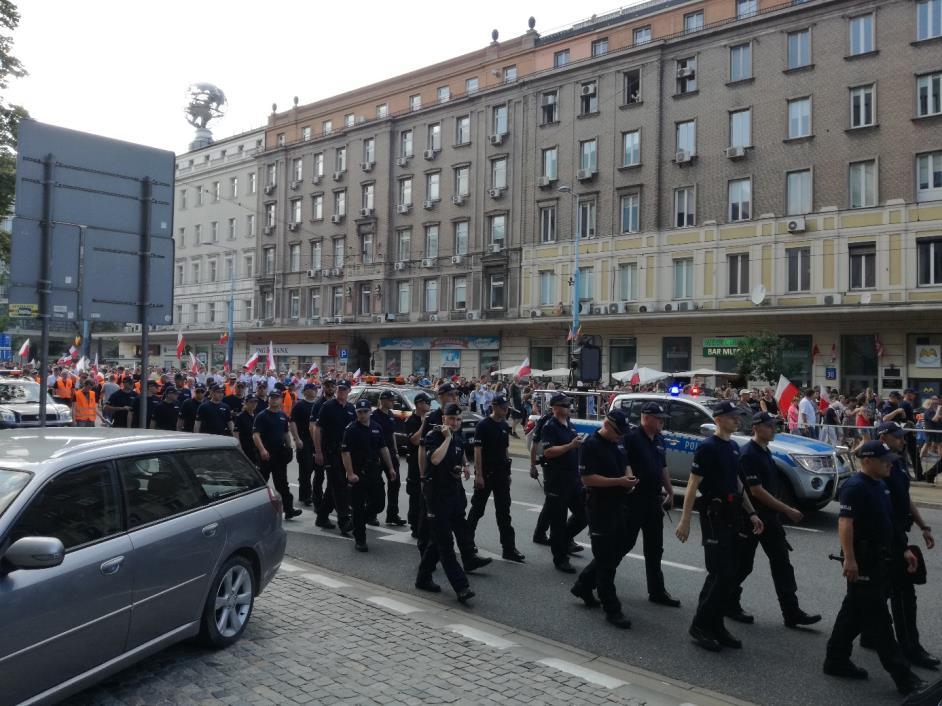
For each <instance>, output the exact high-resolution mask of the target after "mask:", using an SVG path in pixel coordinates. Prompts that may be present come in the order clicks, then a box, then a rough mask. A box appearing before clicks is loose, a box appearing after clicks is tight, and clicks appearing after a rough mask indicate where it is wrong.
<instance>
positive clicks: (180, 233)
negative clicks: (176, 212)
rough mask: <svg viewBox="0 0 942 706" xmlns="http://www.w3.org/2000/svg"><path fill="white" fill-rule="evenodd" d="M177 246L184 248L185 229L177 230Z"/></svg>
mask: <svg viewBox="0 0 942 706" xmlns="http://www.w3.org/2000/svg"><path fill="white" fill-rule="evenodd" d="M177 245H179V246H180V248H181V249H183V248H185V247H186V228H177Z"/></svg>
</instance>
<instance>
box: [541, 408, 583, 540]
mask: <svg viewBox="0 0 942 706" xmlns="http://www.w3.org/2000/svg"><path fill="white" fill-rule="evenodd" d="M552 418H553V408H552V407H550V406H549V405H547V409H546V411H545V412H543V416H541V417H540V418H539V419H537V420H536V424H535V425H534V426H533V431H532V432H530V477H531V478H532V479H533V480H536V481H539V478H540V468H541V467H545V464H546V459H544V458H543V453H542V449H543V445H542V443H541V442H540V434H541V433H542V432H543V426H544V425H545V424H546V423H547V422H548V421H549V420H550V419H552ZM548 531H549V513H548V512H547V510H546V496H544V497H543V507H542V508H540V514H539V515H537V518H536V527H534V528H533V543H534V544H542V545H544V546H547V547H548V546H549V543H550V541H549V537H547V536H546V533H547V532H548ZM575 546H577V547H579V545H575ZM579 549H582V547H579ZM569 550H570V551H573V548H572V547H570V549H569Z"/></svg>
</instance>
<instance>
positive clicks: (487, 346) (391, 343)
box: [379, 336, 500, 351]
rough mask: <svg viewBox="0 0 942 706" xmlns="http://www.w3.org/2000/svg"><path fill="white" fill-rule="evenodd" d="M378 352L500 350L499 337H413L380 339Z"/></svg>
mask: <svg viewBox="0 0 942 706" xmlns="http://www.w3.org/2000/svg"><path fill="white" fill-rule="evenodd" d="M379 348H380V350H407V351H408V350H442V349H460V350H469V351H489V350H498V349H499V348H500V336H438V337H434V338H433V337H431V336H413V337H409V338H381V339H379Z"/></svg>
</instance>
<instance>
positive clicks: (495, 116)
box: [491, 105, 508, 135]
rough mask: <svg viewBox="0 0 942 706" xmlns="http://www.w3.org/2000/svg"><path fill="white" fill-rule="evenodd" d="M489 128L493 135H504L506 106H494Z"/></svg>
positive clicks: (505, 132) (505, 131) (506, 130)
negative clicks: (491, 129)
mask: <svg viewBox="0 0 942 706" xmlns="http://www.w3.org/2000/svg"><path fill="white" fill-rule="evenodd" d="M491 127H492V128H493V130H494V134H495V135H506V134H507V132H508V128H507V106H506V105H495V106H494V108H493V109H492V111H491Z"/></svg>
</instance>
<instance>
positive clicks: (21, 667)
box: [0, 428, 286, 704]
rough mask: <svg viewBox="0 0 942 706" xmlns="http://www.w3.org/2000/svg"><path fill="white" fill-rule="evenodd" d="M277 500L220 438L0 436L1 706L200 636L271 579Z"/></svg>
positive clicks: (236, 612) (47, 697) (223, 627)
mask: <svg viewBox="0 0 942 706" xmlns="http://www.w3.org/2000/svg"><path fill="white" fill-rule="evenodd" d="M282 516H283V511H282V508H281V502H280V500H278V499H277V497H276V496H275V495H274V494H273V493H272V492H271V491H270V490H269V488H268V486H267V485H266V483H265V482H264V480H262V477H261V476H260V475H259V473H258V471H256V469H255V467H254V466H252V464H250V463H249V462H248V460H247V459H246V458H245V456H244V455H243V454H242V452H241V451H240V450H239V448H238V446H237V442H236V440H235V439H232V438H225V437H220V436H213V435H209V434H180V433H175V432H156V431H141V432H134V431H132V430H128V429H103V428H99V429H46V430H39V429H37V430H22V431H16V430H10V431H4V432H0V626H2V630H0V684H2V685H3V686H2V689H0V704H15V703H20V702H25V703H30V704H32V703H47V702H51V701H54V700H58V699H61V698H63V697H64V696H66V695H68V694H71V693H74V692H77V691H79V690H81V689H83V688H85V687H86V686H88V685H89V684H91V683H93V682H95V681H98V680H100V679H102V678H104V677H106V676H108V675H110V674H113V673H114V672H117V671H119V670H121V669H122V668H124V667H126V666H127V665H129V664H131V663H132V662H135V661H137V660H139V659H141V658H143V657H145V656H147V655H149V654H152V653H154V652H157V651H159V650H161V649H163V648H164V647H166V646H168V645H170V644H172V643H175V642H178V641H180V640H183V639H186V638H189V637H194V636H199V637H200V638H201V639H202V641H203V642H205V643H207V644H209V645H211V646H215V647H224V646H227V645H229V644H231V643H233V642H235V641H236V640H237V639H238V638H239V637H240V635H241V634H242V632H243V631H244V630H245V627H246V625H247V624H248V621H249V618H250V616H251V614H252V606H253V604H254V600H255V597H256V596H257V595H258V594H259V592H260V591H261V590H262V589H263V588H264V587H265V586H266V585H267V584H268V582H269V581H270V580H271V579H272V577H274V575H275V573H276V572H277V571H278V567H279V565H280V564H281V559H282V556H283V555H284V550H285V543H286V534H285V530H284V527H283V526H282Z"/></svg>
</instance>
